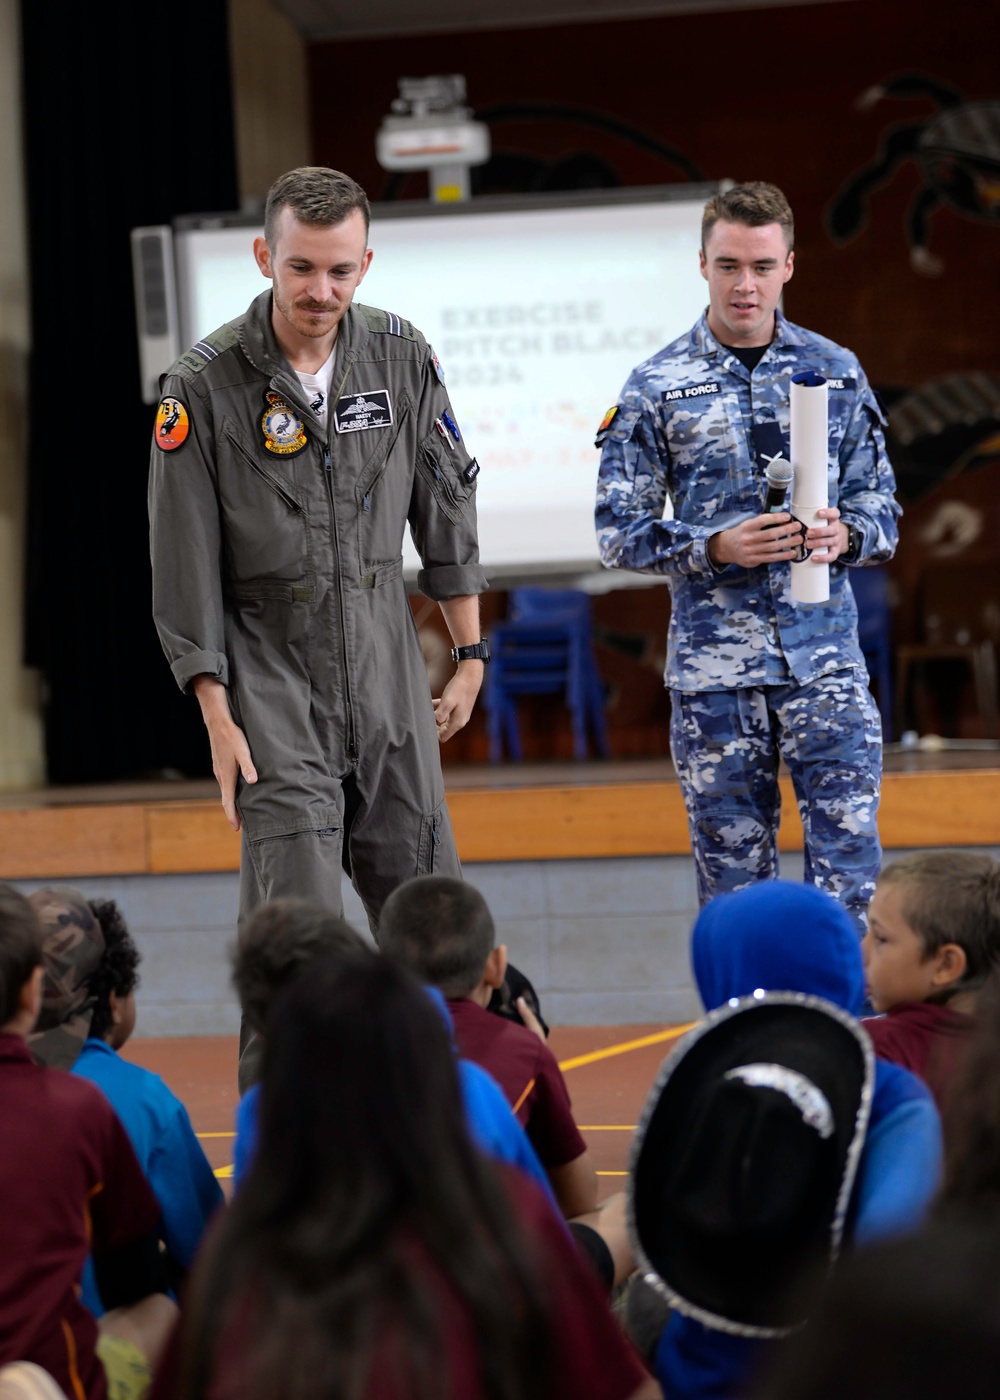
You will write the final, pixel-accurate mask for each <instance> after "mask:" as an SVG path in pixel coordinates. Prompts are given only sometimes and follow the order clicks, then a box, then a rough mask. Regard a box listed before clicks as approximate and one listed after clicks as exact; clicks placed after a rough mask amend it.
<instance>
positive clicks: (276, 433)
mask: <svg viewBox="0 0 1000 1400" xmlns="http://www.w3.org/2000/svg"><path fill="white" fill-rule="evenodd" d="M264 403H265V408H264V413H263V415H262V417H261V420H260V430H261V432H262V433H263V434H264V446H265V447H266V448H267V450H268V452H275V453H277V455H278V456H279V457H292V456H294V454H295V453H296V452H301V451H302V449H303V447H305V445H306V443H307V442H308V441H309V439H308V438H307V437H306V430H305V428H304V426H303V424H302V419H301V418H300V417H299V415H298V414H297V413H296V412H295V410H294V409H293V408H289V406H288V404H287V403H286V402H285V400H284V399H283V398H282V397H281V395H280V394H276V393H274V391H273V390H270V391H269V392H268V393H266V394H265V395H264Z"/></svg>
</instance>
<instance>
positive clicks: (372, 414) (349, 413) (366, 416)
mask: <svg viewBox="0 0 1000 1400" xmlns="http://www.w3.org/2000/svg"><path fill="white" fill-rule="evenodd" d="M391 423H392V404H391V403H390V401H389V390H388V389H369V390H368V392H367V393H364V394H345V395H344V397H343V398H342V399H338V400H337V407H336V408H335V409H334V411H333V426H334V427H335V428H336V429H337V432H338V433H362V432H366V431H367V429H369V428H388V427H389V425H390V424H391Z"/></svg>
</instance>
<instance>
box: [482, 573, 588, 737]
mask: <svg viewBox="0 0 1000 1400" xmlns="http://www.w3.org/2000/svg"><path fill="white" fill-rule="evenodd" d="M490 654H491V658H492V659H491V661H490V665H489V667H488V668H487V685H486V696H485V701H486V711H487V720H486V727H487V733H488V736H489V744H490V762H491V763H500V762H502V760H503V749H504V743H505V741H506V745H507V750H508V753H509V754H510V757H511V758H512V759H514V760H516V761H520V759H521V758H522V757H523V750H522V747H521V733H520V725H519V722H518V713H517V698H518V697H519V696H521V695H556V694H561V695H562V696H563V698H564V700H565V703H566V706H567V708H568V710H569V712H570V720H571V723H572V728H573V755H574V757H575V758H578V759H583V758H586V757H587V751H588V746H587V736H588V730H589V732H590V733H591V734H592V736H593V741H594V747H595V749H596V751H597V753H598V754H599V755H600V757H602V758H607V757H608V754H609V748H608V736H607V726H606V724H605V720H604V695H603V691H602V689H601V679H600V676H599V674H598V671H597V664H596V662H595V660H594V649H593V638H592V628H591V618H590V598H589V597H588V595H587V594H586V593H582V592H580V591H578V590H576V589H546V588H515V589H513V590H512V591H511V595H510V611H509V615H508V617H507V620H506V621H505V622H500V623H497V624H496V625H495V626H494V627H493V629H492V631H491V633H490Z"/></svg>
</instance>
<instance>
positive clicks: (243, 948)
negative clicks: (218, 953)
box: [231, 899, 368, 1032]
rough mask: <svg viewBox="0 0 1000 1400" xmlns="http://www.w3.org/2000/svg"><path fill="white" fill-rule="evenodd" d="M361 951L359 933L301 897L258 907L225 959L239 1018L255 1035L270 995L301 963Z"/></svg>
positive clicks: (262, 1024) (266, 1012)
mask: <svg viewBox="0 0 1000 1400" xmlns="http://www.w3.org/2000/svg"><path fill="white" fill-rule="evenodd" d="M367 951H368V945H367V944H366V943H365V941H364V939H363V938H362V937H361V935H360V934H359V933H357V932H356V931H355V930H354V929H353V928H352V927H351V925H350V924H348V923H346V922H345V921H344V920H343V919H338V918H337V917H336V916H335V915H333V914H331V913H330V911H329V909H324V908H323V906H322V905H321V904H313V903H311V902H310V901H309V900H306V899H272V900H271V901H270V902H269V903H267V904H262V905H261V906H260V908H259V909H255V910H254V912H253V913H252V914H251V915H250V917H249V919H247V921H246V923H245V924H244V925H243V927H242V928H241V929H240V933H239V937H238V938H237V940H236V947H235V948H234V949H233V951H232V955H231V956H232V962H233V986H234V987H235V988H236V994H237V996H238V997H239V999H240V1006H241V1007H242V1008H243V1014H244V1016H246V1018H247V1021H248V1022H249V1023H250V1025H251V1026H252V1027H253V1029H254V1030H255V1031H259V1032H264V1031H265V1030H266V1023H267V1019H268V1015H269V1012H270V1008H271V1001H272V1000H273V998H274V994H275V992H276V991H277V990H278V988H279V987H283V986H284V984H285V983H286V982H287V981H288V980H289V978H290V977H291V976H292V974H293V973H295V972H297V971H298V970H299V968H300V967H301V966H302V965H303V963H307V962H313V961H314V960H315V959H317V958H320V957H323V956H324V955H326V956H329V955H330V954H348V955H350V954H352V953H358V952H362V953H363V952H367Z"/></svg>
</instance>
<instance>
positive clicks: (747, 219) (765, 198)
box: [701, 180, 795, 252]
mask: <svg viewBox="0 0 1000 1400" xmlns="http://www.w3.org/2000/svg"><path fill="white" fill-rule="evenodd" d="M720 219H724V220H725V221H726V223H730V224H746V225H747V226H748V227H749V228H760V227H761V226H762V225H764V224H780V226H781V231H782V233H783V234H784V235H785V247H786V248H787V249H788V251H789V252H791V251H792V248H793V246H794V244H795V220H794V218H793V216H792V208H791V205H790V204H789V203H788V200H787V199H786V198H785V196H784V195H783V194H782V192H781V190H779V189H778V186H777V185H769V184H768V183H767V181H766V180H750V181H748V182H747V184H745V185H733V186H732V188H731V189H728V190H726V191H725V192H724V193H722V194H713V195H712V198H711V199H710V200H709V201H708V203H707V204H706V205H705V211H704V213H703V214H702V216H701V250H702V252H704V251H705V244H706V243H707V242H708V236H709V234H710V233H711V232H712V229H713V228H715V225H716V224H717V223H718V222H719V220H720Z"/></svg>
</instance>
